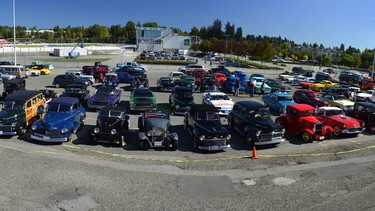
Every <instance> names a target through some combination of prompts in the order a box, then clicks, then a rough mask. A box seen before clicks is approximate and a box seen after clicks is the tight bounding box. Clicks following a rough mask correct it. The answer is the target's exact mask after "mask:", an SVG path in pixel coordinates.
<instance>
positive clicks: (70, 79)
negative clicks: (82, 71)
mask: <svg viewBox="0 0 375 211" xmlns="http://www.w3.org/2000/svg"><path fill="white" fill-rule="evenodd" d="M52 84H53V85H55V87H56V88H60V87H66V86H68V85H69V84H83V85H86V86H88V85H89V84H90V81H88V80H85V79H80V78H78V77H76V76H74V75H67V74H63V75H57V76H56V77H55V78H54V79H53V82H52Z"/></svg>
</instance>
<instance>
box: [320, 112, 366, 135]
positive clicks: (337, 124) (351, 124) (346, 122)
mask: <svg viewBox="0 0 375 211" xmlns="http://www.w3.org/2000/svg"><path fill="white" fill-rule="evenodd" d="M316 118H317V119H318V120H319V121H320V122H322V123H323V124H325V125H329V126H331V127H332V128H333V134H334V135H335V136H339V135H341V134H345V133H346V134H355V135H358V134H359V133H361V132H362V131H364V130H365V129H366V128H365V122H364V121H361V120H358V119H355V118H352V117H349V116H346V115H345V113H344V111H343V110H342V109H341V108H337V107H320V108H318V110H317V111H316Z"/></svg>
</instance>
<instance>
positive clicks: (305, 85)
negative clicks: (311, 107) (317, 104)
mask: <svg viewBox="0 0 375 211" xmlns="http://www.w3.org/2000/svg"><path fill="white" fill-rule="evenodd" d="M314 83H315V82H311V81H301V82H299V83H298V85H300V86H301V88H302V89H310V87H311V86H312V85H313V84H314Z"/></svg>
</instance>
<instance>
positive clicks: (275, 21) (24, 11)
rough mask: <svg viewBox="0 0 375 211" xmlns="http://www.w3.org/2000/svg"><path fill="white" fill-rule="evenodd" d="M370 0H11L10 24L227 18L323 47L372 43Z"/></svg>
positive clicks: (2, 12)
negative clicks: (13, 8)
mask: <svg viewBox="0 0 375 211" xmlns="http://www.w3.org/2000/svg"><path fill="white" fill-rule="evenodd" d="M374 9H375V1H372V0H356V1H354V0H314V1H307V0H283V1H280V0H232V1H227V0H225V1H224V0H216V1H212V0H211V1H206V0H200V1H199V0H189V1H178V0H173V1H172V0H159V1H155V0H152V1H150V0H141V1H131V0H106V1H103V0H63V1H57V0H32V1H30V0H16V25H22V26H26V27H32V26H36V27H37V28H52V27H53V26H56V25H59V26H61V27H66V26H68V25H71V26H86V27H87V26H90V25H93V24H100V25H106V26H111V25H116V24H121V25H125V24H126V23H127V22H128V21H133V22H135V23H137V22H138V21H139V22H140V23H145V22H150V21H155V22H157V23H158V24H159V25H161V26H167V27H176V28H180V29H182V30H183V31H188V32H189V31H190V30H191V28H192V27H193V26H196V27H198V28H200V27H202V26H209V25H211V24H212V23H213V22H214V20H215V19H219V20H221V21H222V24H223V27H224V25H225V24H226V23H227V21H229V22H230V23H231V24H234V25H235V27H242V29H243V34H244V35H247V34H254V35H268V36H281V37H286V38H288V39H290V40H294V41H295V42H296V43H300V44H302V43H303V42H307V43H314V42H316V43H318V44H323V45H324V46H326V47H333V46H340V44H341V43H344V45H345V47H346V48H347V47H349V45H351V46H353V47H356V48H360V49H361V50H364V49H365V48H368V49H373V48H375V13H374ZM0 25H8V26H9V25H10V26H11V25H13V19H12V0H2V1H1V6H0Z"/></svg>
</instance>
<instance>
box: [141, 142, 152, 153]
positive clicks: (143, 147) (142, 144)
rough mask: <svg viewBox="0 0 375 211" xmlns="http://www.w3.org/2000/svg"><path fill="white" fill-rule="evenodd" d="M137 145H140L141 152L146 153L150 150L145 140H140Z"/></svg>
mask: <svg viewBox="0 0 375 211" xmlns="http://www.w3.org/2000/svg"><path fill="white" fill-rule="evenodd" d="M139 144H140V145H141V149H142V150H145V151H147V150H149V149H150V144H149V143H148V141H147V140H141V141H140V142H139Z"/></svg>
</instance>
